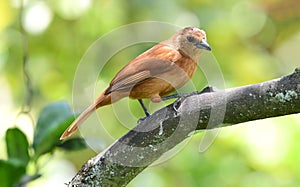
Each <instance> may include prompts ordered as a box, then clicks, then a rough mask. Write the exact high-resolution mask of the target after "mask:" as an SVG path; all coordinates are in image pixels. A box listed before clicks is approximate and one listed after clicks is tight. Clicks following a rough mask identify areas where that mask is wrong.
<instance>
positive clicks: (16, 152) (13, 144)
mask: <svg viewBox="0 0 300 187" xmlns="http://www.w3.org/2000/svg"><path fill="white" fill-rule="evenodd" d="M5 141H6V149H7V155H8V159H9V160H18V161H19V162H20V163H22V164H23V165H24V166H26V165H27V163H28V162H29V160H30V157H29V154H28V147H29V144H28V141H27V138H26V136H25V134H24V133H23V132H22V131H21V130H20V129H18V128H10V129H7V131H6V135H5Z"/></svg>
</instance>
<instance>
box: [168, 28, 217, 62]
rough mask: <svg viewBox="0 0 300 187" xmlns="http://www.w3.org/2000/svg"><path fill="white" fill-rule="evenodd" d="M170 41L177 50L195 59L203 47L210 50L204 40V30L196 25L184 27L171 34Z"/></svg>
mask: <svg viewBox="0 0 300 187" xmlns="http://www.w3.org/2000/svg"><path fill="white" fill-rule="evenodd" d="M172 43H173V45H174V47H176V48H177V49H178V50H180V51H182V52H183V53H185V54H186V55H188V56H190V57H191V58H193V59H195V60H197V59H198V57H199V55H200V53H201V51H202V50H203V49H204V50H208V51H211V48H210V46H209V44H208V43H207V41H206V34H205V31H203V30H200V29H198V28H196V27H186V28H184V29H182V30H180V31H178V32H177V33H176V34H175V35H173V37H172Z"/></svg>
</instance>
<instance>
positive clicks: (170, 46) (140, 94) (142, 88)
mask: <svg viewBox="0 0 300 187" xmlns="http://www.w3.org/2000/svg"><path fill="white" fill-rule="evenodd" d="M202 49H205V50H209V51H210V50H211V48H210V47H209V45H208V43H207V42H206V35H205V32H204V31H203V30H200V29H198V28H195V27H186V28H184V29H182V30H180V31H178V32H177V33H175V34H174V35H173V36H172V37H171V38H169V39H168V40H166V41H163V42H161V43H159V44H157V45H155V46H154V47H152V48H151V49H149V50H148V51H146V52H144V53H143V54H141V55H139V56H138V57H136V58H135V59H133V60H132V61H130V62H129V63H128V64H127V65H126V66H125V67H124V68H122V69H121V70H120V71H119V72H118V73H117V75H116V76H115V77H114V79H113V80H112V81H111V83H110V85H109V87H108V88H107V89H106V90H105V91H104V92H103V93H102V94H101V95H100V96H99V97H98V98H97V99H96V100H95V102H94V103H93V104H92V105H91V106H89V107H88V108H87V109H86V110H85V111H84V112H82V113H81V115H80V116H79V117H78V118H77V119H76V120H75V121H74V122H73V123H72V124H71V125H70V126H69V127H68V128H67V129H66V130H65V132H64V133H63V134H62V136H61V138H60V139H65V138H67V137H69V136H71V135H72V134H73V133H74V132H75V131H76V130H77V128H78V126H79V125H80V124H81V123H82V122H83V121H84V120H85V119H86V118H87V117H88V116H89V115H90V114H91V113H92V112H93V111H95V110H96V109H97V108H99V107H102V106H104V105H109V104H111V103H114V102H116V101H118V100H120V99H122V98H124V97H127V96H129V97H130V98H132V99H145V98H150V99H151V101H152V102H160V101H161V100H162V99H161V96H164V95H167V94H169V93H171V92H173V91H175V90H176V89H178V88H180V87H182V86H183V85H184V84H185V83H187V82H188V81H189V79H190V78H191V77H192V76H193V74H194V72H195V71H196V69H197V62H198V60H199V56H200V53H201V51H202Z"/></svg>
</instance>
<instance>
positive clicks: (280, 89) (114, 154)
mask: <svg viewBox="0 0 300 187" xmlns="http://www.w3.org/2000/svg"><path fill="white" fill-rule="evenodd" d="M295 113H300V69H299V68H298V69H296V70H295V72H294V73H292V74H291V75H288V76H285V77H282V78H279V79H274V80H271V81H268V82H263V83H260V84H254V85H249V86H243V87H238V88H232V89H226V90H224V91H215V92H209V93H202V94H193V95H191V96H188V97H186V98H182V99H181V100H179V101H177V102H175V103H173V104H171V105H169V106H167V107H164V108H162V109H160V110H159V111H157V112H155V113H154V114H153V115H151V116H150V117H148V118H147V119H145V120H144V121H142V122H140V123H139V124H138V125H137V126H136V127H135V128H133V129H132V130H131V131H129V132H128V133H127V134H125V135H124V136H123V137H121V138H120V139H119V140H117V141H116V142H115V143H114V144H112V145H111V146H110V147H109V148H107V149H106V150H104V151H103V152H102V153H100V154H98V155H97V156H96V157H94V158H92V159H90V160H89V161H87V163H86V164H84V165H83V166H82V168H81V170H80V171H79V172H78V173H77V174H76V176H75V177H74V178H73V179H72V180H71V181H70V183H69V186H126V185H127V184H128V183H129V182H130V181H131V180H132V179H133V178H134V177H135V176H137V175H138V174H139V173H140V172H142V171H143V170H144V169H145V168H146V167H147V166H149V165H150V164H151V163H153V162H154V161H155V160H157V159H158V158H159V157H160V156H161V155H162V154H164V153H165V152H167V151H168V150H170V149H172V148H173V147H174V146H176V145H177V144H179V143H180V142H182V141H183V140H184V139H186V138H187V137H189V136H190V135H191V134H192V133H193V132H195V131H196V130H205V129H211V128H219V127H224V126H229V125H235V124H238V123H242V122H247V121H253V120H258V119H264V118H270V117H276V116H283V115H289V114H295Z"/></svg>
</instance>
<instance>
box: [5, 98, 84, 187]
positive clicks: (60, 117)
mask: <svg viewBox="0 0 300 187" xmlns="http://www.w3.org/2000/svg"><path fill="white" fill-rule="evenodd" d="M73 120H74V115H73V113H72V112H71V109H70V107H69V105H68V104H67V103H65V102H55V103H50V104H48V105H47V106H46V107H45V108H44V109H43V110H42V111H41V113H40V115H39V118H38V122H37V124H36V128H35V129H34V134H35V135H34V139H33V143H32V145H30V146H29V142H28V140H27V138H26V135H25V134H24V133H23V132H22V131H21V130H20V129H19V128H17V127H13V128H9V129H7V131H6V136H5V141H6V149H7V155H8V159H7V160H0V181H1V182H0V186H1V187H10V186H22V185H25V184H26V183H27V182H29V181H31V180H35V179H37V178H38V177H40V176H41V175H40V174H39V173H38V172H39V168H38V165H36V167H37V168H36V173H35V174H34V175H33V176H29V175H28V174H27V173H26V168H27V167H28V165H29V162H33V164H37V163H38V160H39V159H40V157H41V156H42V155H44V154H47V153H53V152H54V150H55V149H56V148H61V149H64V150H68V151H71V150H80V149H83V148H85V147H86V144H85V142H84V140H83V139H82V138H73V139H69V140H68V141H65V142H60V141H59V137H60V135H61V134H62V133H63V131H64V130H65V129H66V128H67V126H68V125H70V123H71V122H72V121H73ZM37 176H38V177H37Z"/></svg>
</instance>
